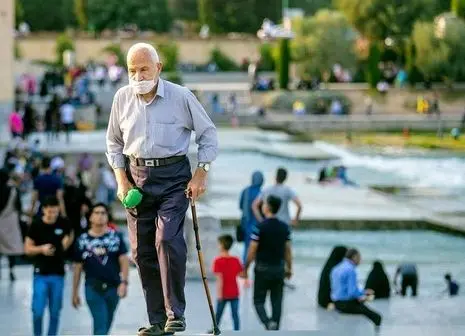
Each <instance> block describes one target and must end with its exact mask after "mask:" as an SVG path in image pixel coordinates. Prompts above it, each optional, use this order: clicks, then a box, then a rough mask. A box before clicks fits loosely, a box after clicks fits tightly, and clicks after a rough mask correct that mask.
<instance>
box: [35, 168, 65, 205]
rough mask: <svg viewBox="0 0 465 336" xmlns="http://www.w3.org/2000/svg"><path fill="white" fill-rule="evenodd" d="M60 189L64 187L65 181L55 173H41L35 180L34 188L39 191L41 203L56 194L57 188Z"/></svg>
mask: <svg viewBox="0 0 465 336" xmlns="http://www.w3.org/2000/svg"><path fill="white" fill-rule="evenodd" d="M60 189H63V183H62V182H61V180H60V178H58V177H57V176H56V175H54V174H39V176H37V177H36V179H35V180H34V190H37V192H38V193H39V202H40V203H43V202H44V200H45V199H46V198H47V197H49V196H56V193H57V190H60Z"/></svg>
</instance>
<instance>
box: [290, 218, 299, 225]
mask: <svg viewBox="0 0 465 336" xmlns="http://www.w3.org/2000/svg"><path fill="white" fill-rule="evenodd" d="M291 225H292V226H297V225H299V220H298V219H296V218H294V219H293V220H292V221H291Z"/></svg>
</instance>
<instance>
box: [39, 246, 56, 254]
mask: <svg viewBox="0 0 465 336" xmlns="http://www.w3.org/2000/svg"><path fill="white" fill-rule="evenodd" d="M41 250H42V254H43V255H44V256H47V257H51V256H53V255H54V254H55V247H53V245H52V244H45V245H42V246H41Z"/></svg>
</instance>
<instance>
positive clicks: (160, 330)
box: [137, 322, 174, 336]
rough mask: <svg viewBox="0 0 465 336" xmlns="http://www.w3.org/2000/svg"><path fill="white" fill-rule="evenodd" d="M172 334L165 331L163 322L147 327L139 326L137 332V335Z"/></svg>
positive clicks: (155, 335)
mask: <svg viewBox="0 0 465 336" xmlns="http://www.w3.org/2000/svg"><path fill="white" fill-rule="evenodd" d="M173 334H174V333H167V332H165V322H160V323H157V324H153V325H151V326H150V327H148V328H140V329H139V330H138V332H137V336H161V335H173Z"/></svg>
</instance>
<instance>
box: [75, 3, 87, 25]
mask: <svg viewBox="0 0 465 336" xmlns="http://www.w3.org/2000/svg"><path fill="white" fill-rule="evenodd" d="M74 14H75V15H76V21H77V22H78V24H79V27H80V28H81V29H83V30H85V29H87V24H88V22H87V0H74Z"/></svg>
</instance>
